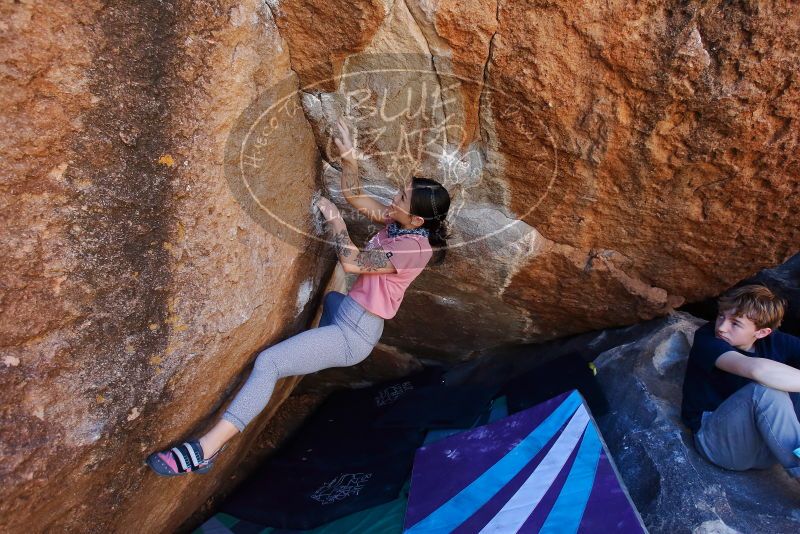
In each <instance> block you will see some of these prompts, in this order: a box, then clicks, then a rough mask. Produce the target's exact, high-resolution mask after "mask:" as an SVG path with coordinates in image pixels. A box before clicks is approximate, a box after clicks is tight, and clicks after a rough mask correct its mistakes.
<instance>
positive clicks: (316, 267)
mask: <svg viewBox="0 0 800 534" xmlns="http://www.w3.org/2000/svg"><path fill="white" fill-rule="evenodd" d="M0 11H2V15H1V16H0V20H2V22H0V26H1V27H2V51H1V52H0V61H2V64H3V69H2V78H3V83H2V87H3V89H2V92H3V98H2V101H1V102H0V106H2V110H3V111H2V114H3V120H2V121H0V130H2V138H3V139H4V147H3V149H2V153H3V158H2V166H3V169H2V175H3V177H4V178H3V184H2V186H0V204H1V205H2V223H1V227H2V250H3V261H2V262H0V285H1V286H2V297H0V299H1V302H2V304H1V305H0V339H1V341H0V346H1V349H0V350H2V355H1V356H0V456H1V457H2V459H3V461H2V466H0V531H3V532H21V531H26V532H44V531H72V532H89V531H91V532H112V531H126V530H128V531H130V530H135V531H138V532H159V531H171V530H173V529H174V528H175V527H176V526H177V525H179V524H180V523H181V521H182V520H183V518H185V517H186V516H187V515H188V514H189V513H190V512H191V511H192V510H193V509H194V508H196V507H197V506H199V505H200V504H201V503H202V502H203V501H204V500H205V498H206V496H207V495H209V494H211V493H213V492H214V491H215V490H217V489H218V488H220V487H221V486H224V485H225V484H229V483H230V482H229V481H228V480H227V478H226V477H225V476H224V473H226V471H228V470H230V467H231V465H233V464H235V463H236V458H237V457H238V456H239V455H240V450H241V449H244V448H246V447H247V445H248V443H249V442H251V441H252V440H253V438H254V437H255V435H256V434H258V432H259V430H260V429H261V428H263V427H264V426H265V424H266V422H267V420H268V418H269V416H270V415H271V414H272V413H274V411H275V409H276V408H277V406H278V405H280V403H281V401H282V400H283V399H284V398H285V397H286V396H287V395H288V394H289V392H291V390H292V387H293V385H294V384H295V383H296V382H297V380H296V379H291V380H287V381H285V382H283V383H282V384H281V385H280V386H279V387H278V388H277V390H276V394H275V398H274V402H273V403H272V405H271V406H270V408H269V409H268V410H267V411H266V412H265V414H264V416H263V417H262V418H261V419H260V420H258V421H256V422H255V423H254V424H253V426H252V429H251V430H249V431H248V434H247V435H246V436H244V437H243V439H239V440H237V441H236V442H234V444H233V445H232V446H233V449H232V454H230V455H228V456H227V457H226V458H225V459H224V461H223V462H222V464H221V465H219V466H218V472H219V473H220V475H223V476H211V477H205V478H203V477H195V478H194V479H191V480H189V479H184V480H180V481H176V480H167V479H159V478H158V477H155V476H153V474H152V473H151V472H150V471H149V470H148V469H147V468H146V467H145V466H144V464H143V459H144V457H145V456H146V455H147V454H148V453H149V452H151V451H152V450H153V449H155V448H157V447H163V446H166V445H167V444H168V443H170V442H172V441H175V440H178V439H181V438H184V437H187V436H189V435H193V434H195V433H197V432H198V431H200V430H201V429H202V427H203V426H204V425H205V424H206V423H208V422H209V421H210V418H211V416H213V414H214V412H215V410H216V409H217V408H219V407H220V405H221V403H222V402H223V400H224V399H225V398H226V396H227V395H228V394H229V393H230V392H231V390H232V389H233V388H235V387H236V385H237V383H238V382H239V381H240V380H241V379H242V372H243V370H245V369H247V367H248V365H249V363H250V362H251V361H252V356H253V354H254V352H255V351H257V350H258V349H260V348H262V347H263V346H264V345H267V344H271V343H274V342H276V341H279V340H280V339H281V338H283V337H286V336H287V335H290V334H293V333H295V332H297V331H298V330H300V329H302V328H304V327H306V325H307V323H308V321H309V319H310V318H311V316H312V313H313V311H314V308H315V305H316V304H317V302H318V301H319V292H318V290H319V288H320V286H321V284H322V281H323V279H324V277H325V276H326V274H327V273H328V272H329V271H330V268H331V266H332V261H333V260H332V256H331V254H330V252H326V251H329V249H328V248H321V246H320V245H319V244H317V243H316V242H314V241H312V240H307V242H305V243H303V244H302V246H300V247H298V246H293V245H292V244H290V243H287V242H286V241H285V240H283V239H280V238H278V237H277V236H275V235H273V234H271V233H269V232H267V231H265V230H264V229H263V228H262V227H261V226H259V224H257V222H256V220H255V219H253V218H252V217H251V216H250V215H249V214H248V213H247V212H246V211H245V209H244V207H243V206H242V205H241V204H240V203H239V202H237V200H236V199H235V198H234V197H233V196H232V195H231V193H230V191H229V188H228V185H227V181H226V178H225V176H224V174H223V168H224V166H223V162H224V158H225V146H226V140H227V139H228V137H229V135H231V133H232V131H233V130H235V128H236V125H237V121H236V119H237V117H238V116H239V115H240V114H241V113H242V111H243V110H244V109H246V108H247V107H248V106H249V105H250V104H251V102H253V101H254V100H255V99H256V97H257V96H258V95H259V94H260V93H261V92H262V90H263V88H264V87H265V86H266V85H271V84H272V81H273V80H283V79H285V78H287V77H289V78H291V76H292V71H291V69H290V65H289V54H288V50H287V47H286V45H285V43H284V42H283V41H282V39H281V37H280V35H279V34H278V31H277V28H276V26H275V23H274V21H273V19H272V15H271V13H270V11H269V9H267V8H266V7H265V6H264V5H263V3H262V2H258V1H255V0H252V1H244V2H221V3H216V2H176V3H162V2H155V1H152V2H150V1H144V2H128V3H117V4H114V5H104V4H103V3H101V2H78V3H54V2H21V3H4V4H3V6H2V7H0ZM294 85H295V86H296V85H297V80H296V79H295V84H294ZM290 94H291V93H290ZM298 105H299V104H298ZM263 150H264V153H265V155H266V156H267V157H268V158H269V160H270V167H269V168H261V169H259V170H256V171H254V173H260V175H261V181H262V182H267V183H269V184H270V187H271V188H273V189H275V190H279V191H280V195H281V198H280V201H281V202H282V205H283V207H284V212H285V213H286V214H295V215H296V216H297V217H298V218H300V219H303V218H305V219H309V217H308V213H309V211H308V206H309V198H310V194H311V192H312V191H313V189H314V181H315V179H316V176H317V169H318V166H319V154H318V152H317V148H316V145H315V142H314V137H313V132H312V131H311V128H310V127H309V125H308V123H307V122H306V121H305V119H304V117H303V114H302V113H300V114H298V115H297V116H296V118H294V120H293V121H286V122H285V123H284V124H282V131H281V132H280V135H277V136H273V137H272V138H271V139H270V141H269V142H268V143H265V145H264V147H263Z"/></svg>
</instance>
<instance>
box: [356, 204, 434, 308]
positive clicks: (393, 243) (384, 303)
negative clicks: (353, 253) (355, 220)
mask: <svg viewBox="0 0 800 534" xmlns="http://www.w3.org/2000/svg"><path fill="white" fill-rule="evenodd" d="M387 222H391V219H387ZM376 248H380V249H383V250H384V251H385V252H386V255H387V257H388V258H389V261H391V262H392V265H394V268H395V270H397V273H363V274H361V275H359V277H358V279H356V281H355V283H354V284H353V287H352V289H350V292H349V293H348V294H349V295H350V298H352V299H353V300H355V301H356V302H358V303H359V304H361V305H362V306H363V307H364V308H365V309H367V310H369V311H371V312H372V313H374V314H375V315H378V316H380V317H383V318H384V319H391V318H392V317H394V316H395V314H397V309H398V308H399V307H400V303H401V302H402V301H403V295H404V294H405V292H406V288H407V287H408V286H409V285H411V282H412V281H413V280H414V278H416V277H417V276H418V275H419V273H421V272H422V270H423V269H425V265H427V263H428V260H430V259H431V256H432V255H433V250H432V249H431V246H430V243H428V239H427V238H426V237H424V236H421V235H416V234H403V235H400V236H397V237H389V233H388V231H387V230H386V228H385V227H384V228H383V230H381V231H380V232H378V233H377V234H375V235H374V236H372V239H370V240H369V243H367V246H366V247H365V249H366V250H373V249H376Z"/></svg>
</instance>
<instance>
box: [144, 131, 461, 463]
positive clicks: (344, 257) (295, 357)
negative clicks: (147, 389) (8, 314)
mask: <svg viewBox="0 0 800 534" xmlns="http://www.w3.org/2000/svg"><path fill="white" fill-rule="evenodd" d="M336 126H337V128H338V130H339V136H340V138H341V139H334V142H335V143H336V146H337V148H338V149H339V153H340V154H341V160H342V192H343V193H344V196H345V198H346V199H347V201H348V202H349V203H350V204H351V205H353V207H355V208H356V209H357V210H358V211H359V212H360V213H361V214H363V215H365V216H366V217H368V218H369V219H370V220H372V221H373V222H376V223H381V224H384V225H385V227H384V228H383V229H382V230H380V231H379V232H378V233H377V234H375V235H374V236H373V237H372V238H371V239H370V240H369V243H368V244H367V246H366V247H365V248H364V250H359V249H358V248H357V247H356V246H355V245H354V244H353V242H352V241H351V240H350V236H349V235H348V233H347V227H346V226H345V223H344V221H343V220H342V217H341V215H340V213H339V210H338V209H337V208H336V206H335V205H334V204H333V202H331V201H330V200H328V199H326V198H321V199H320V201H319V202H318V203H317V208H318V209H319V210H320V212H321V213H322V215H323V217H324V218H325V221H326V223H327V225H328V227H329V229H330V230H331V231H332V233H333V236H334V237H333V242H334V244H335V247H336V254H337V256H338V258H339V261H340V262H341V264H342V267H343V268H344V270H345V272H349V273H359V277H358V278H357V279H356V281H355V283H354V284H353V287H352V289H351V290H350V292H349V293H348V294H347V295H344V294H342V293H337V292H330V293H328V294H327V295H325V299H324V304H323V313H322V318H321V320H320V324H319V327H318V328H314V329H311V330H306V331H305V332H301V333H299V334H297V335H296V336H293V337H291V338H289V339H286V340H284V341H282V342H280V343H278V344H276V345H273V346H272V347H269V348H268V349H266V350H264V351H262V352H261V353H260V354H259V355H258V357H257V358H256V361H255V365H254V367H253V370H252V372H251V373H250V376H249V377H248V379H247V381H246V382H245V384H244V385H243V386H242V388H241V389H240V390H239V392H238V393H237V394H236V397H235V398H234V399H233V401H231V403H230V405H229V406H228V408H227V410H226V411H225V413H224V414H223V415H222V418H221V419H220V420H219V421H218V422H217V424H216V425H214V427H213V428H212V429H211V430H210V431H208V432H207V433H206V434H205V435H203V436H202V437H201V438H200V439H192V440H189V441H186V442H184V443H182V444H180V445H177V446H175V447H172V448H170V449H167V450H164V451H160V452H154V453H152V454H151V455H150V456H148V457H147V464H148V465H149V466H150V467H151V468H152V469H153V471H155V472H156V473H157V474H159V475H162V476H177V475H183V474H186V473H191V472H197V473H205V472H207V471H208V470H209V469H211V467H212V465H213V462H214V460H215V459H216V457H217V456H218V454H219V453H220V452H221V451H222V450H223V449H224V448H225V446H226V443H227V442H228V441H229V440H230V439H231V438H233V437H234V436H235V435H236V434H237V433H239V432H242V431H243V430H244V428H245V427H246V426H247V424H248V423H250V421H252V420H253V419H254V418H255V417H256V416H257V415H258V414H259V413H260V412H261V411H262V410H263V409H264V408H265V407H266V405H267V402H268V401H269V399H270V397H271V395H272V390H273V388H274V387H275V383H276V382H277V380H278V379H279V378H282V377H286V376H293V375H303V374H308V373H313V372H315V371H320V370H322V369H326V368H328V367H345V366H349V365H355V364H357V363H359V362H361V361H362V360H364V359H365V358H366V357H367V356H368V355H369V354H370V352H372V349H373V348H374V347H375V345H376V344H377V343H378V340H379V339H380V337H381V334H382V333H383V322H384V320H386V319H391V318H392V317H394V316H395V314H396V313H397V309H398V307H399V306H400V302H401V301H402V300H403V294H404V293H405V290H406V288H408V286H409V285H410V284H411V282H412V281H413V280H414V279H415V278H416V277H417V276H418V275H419V274H420V273H421V272H422V270H423V269H424V268H425V265H426V264H427V263H428V261H429V260H430V259H431V257H432V256H433V253H434V251H436V253H437V258H436V259H435V260H434V263H438V262H440V261H441V260H442V259H443V256H444V254H445V246H446V244H447V243H446V241H445V239H446V237H447V226H446V222H445V218H446V216H447V211H448V209H449V208H450V195H449V194H448V192H447V190H446V189H445V188H444V187H443V186H442V185H441V184H439V183H438V182H436V181H434V180H430V179H427V178H413V179H412V180H411V182H410V183H408V184H406V185H405V187H404V188H403V189H402V190H400V191H398V193H397V194H396V195H395V196H394V198H393V199H392V203H391V204H390V205H388V206H385V205H383V204H381V203H379V202H378V201H377V200H375V199H373V198H371V197H369V196H367V195H364V194H363V193H362V191H361V184H360V181H359V178H358V162H357V160H356V158H355V155H354V153H353V152H354V151H353V142H352V139H351V137H350V131H349V129H348V128H347V126H346V125H345V123H344V122H343V121H342V119H339V120H338V121H337V124H336Z"/></svg>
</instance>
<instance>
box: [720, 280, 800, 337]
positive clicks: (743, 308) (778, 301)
mask: <svg viewBox="0 0 800 534" xmlns="http://www.w3.org/2000/svg"><path fill="white" fill-rule="evenodd" d="M717 305H718V309H719V312H720V313H725V312H731V313H733V314H734V315H736V316H738V317H747V318H748V319H750V320H751V321H753V324H755V325H756V328H759V329H760V328H772V329H773V330H774V329H776V328H778V327H779V326H780V325H781V321H782V320H783V310H784V308H785V307H786V301H785V300H783V299H782V298H780V297H779V296H777V295H776V294H775V293H773V292H772V291H770V290H769V288H768V287H766V286H762V285H757V284H752V285H747V286H742V287H736V288H733V289H730V290H728V291H727V292H725V294H724V295H722V296H721V297H720V298H719V301H718V302H717Z"/></svg>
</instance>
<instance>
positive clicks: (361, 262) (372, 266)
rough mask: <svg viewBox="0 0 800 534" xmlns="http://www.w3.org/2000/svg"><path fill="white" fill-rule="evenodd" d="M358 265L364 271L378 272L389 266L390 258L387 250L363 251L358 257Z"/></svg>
mask: <svg viewBox="0 0 800 534" xmlns="http://www.w3.org/2000/svg"><path fill="white" fill-rule="evenodd" d="M356 264H357V265H358V266H359V267H361V270H362V271H377V270H378V269H382V268H384V267H386V266H387V265H389V258H388V257H387V256H386V251H385V250H381V249H373V250H362V251H361V252H359V254H358V256H356Z"/></svg>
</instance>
